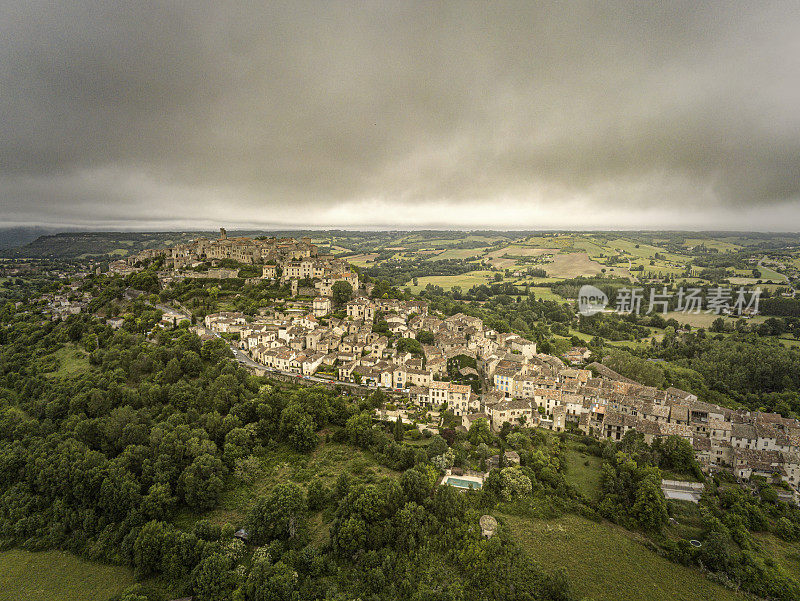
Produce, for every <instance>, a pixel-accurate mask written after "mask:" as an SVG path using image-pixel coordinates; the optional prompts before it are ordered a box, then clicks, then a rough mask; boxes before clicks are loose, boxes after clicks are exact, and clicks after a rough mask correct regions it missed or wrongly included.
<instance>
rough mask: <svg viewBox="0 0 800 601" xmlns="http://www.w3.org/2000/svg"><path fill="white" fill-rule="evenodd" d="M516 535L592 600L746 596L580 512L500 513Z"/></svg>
mask: <svg viewBox="0 0 800 601" xmlns="http://www.w3.org/2000/svg"><path fill="white" fill-rule="evenodd" d="M500 517H501V519H502V520H503V521H504V522H505V524H506V525H507V526H508V528H509V529H510V531H511V533H512V536H513V537H514V538H515V539H516V540H517V541H518V542H519V543H520V545H521V546H522V548H523V549H525V550H526V551H527V552H528V553H529V554H530V556H531V557H532V558H533V559H534V560H536V561H537V562H538V563H539V564H541V565H542V567H544V568H545V569H546V570H549V571H553V570H557V569H561V568H563V569H564V570H566V573H567V575H568V578H569V581H570V583H571V584H572V586H573V589H574V591H575V593H576V596H577V598H579V599H587V600H588V599H591V600H592V601H630V600H632V599H637V600H638V599H641V600H645V599H646V600H647V601H700V600H703V601H735V600H738V601H742V600H744V599H746V597H745V596H744V595H740V594H738V593H734V592H732V591H729V590H727V589H725V588H723V587H722V586H720V585H718V584H715V583H713V582H711V581H709V580H707V579H706V578H705V577H704V576H703V574H702V573H701V572H699V571H698V570H694V569H691V568H687V567H684V566H680V565H677V564H674V563H672V562H670V561H668V560H666V559H664V558H662V557H659V556H658V555H656V554H655V553H653V552H652V551H649V550H648V549H647V548H645V547H644V545H643V544H642V542H641V540H640V539H639V538H638V537H637V536H636V535H634V534H632V533H630V532H627V531H625V530H624V529H622V528H620V527H618V526H614V525H613V524H608V523H602V524H597V523H595V522H592V521H589V520H587V519H584V518H581V517H579V516H576V515H566V516H564V517H562V518H559V519H557V520H546V521H545V520H531V519H529V518H521V517H515V516H508V515H506V516H500Z"/></svg>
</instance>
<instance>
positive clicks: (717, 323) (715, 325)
mask: <svg viewBox="0 0 800 601" xmlns="http://www.w3.org/2000/svg"><path fill="white" fill-rule="evenodd" d="M708 331H709V332H724V331H725V320H724V319H723V318H722V317H717V318H716V319H715V320H714V321H712V322H711V327H710V328H708Z"/></svg>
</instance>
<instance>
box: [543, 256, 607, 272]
mask: <svg viewBox="0 0 800 601" xmlns="http://www.w3.org/2000/svg"><path fill="white" fill-rule="evenodd" d="M543 267H544V269H545V271H547V275H548V276H550V277H556V278H575V277H578V276H579V275H585V276H589V275H597V274H598V273H600V270H601V269H603V266H602V265H601V264H600V263H598V262H597V261H592V260H591V259H590V258H589V255H588V254H586V253H565V254H560V255H556V256H555V257H553V262H552V263H548V264H547V265H544V266H543Z"/></svg>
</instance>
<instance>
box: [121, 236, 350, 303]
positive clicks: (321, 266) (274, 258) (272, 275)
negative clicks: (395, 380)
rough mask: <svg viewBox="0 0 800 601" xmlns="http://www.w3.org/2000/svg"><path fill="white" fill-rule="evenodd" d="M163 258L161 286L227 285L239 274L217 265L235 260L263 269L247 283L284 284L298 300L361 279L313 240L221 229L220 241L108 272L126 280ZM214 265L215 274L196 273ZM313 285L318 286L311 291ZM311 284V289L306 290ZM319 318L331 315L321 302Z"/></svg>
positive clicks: (152, 254) (140, 258) (146, 256)
mask: <svg viewBox="0 0 800 601" xmlns="http://www.w3.org/2000/svg"><path fill="white" fill-rule="evenodd" d="M156 258H163V259H164V267H165V270H164V271H162V272H160V273H159V281H160V282H161V284H168V283H170V282H172V281H178V280H183V279H208V278H212V279H226V278H235V277H238V275H239V270H238V269H232V268H230V267H222V266H219V265H217V263H218V262H219V261H220V260H223V259H230V260H233V261H236V262H238V263H243V264H247V265H261V270H262V273H261V276H260V277H253V278H248V283H257V282H258V281H259V280H271V281H280V282H282V283H287V284H290V285H291V289H292V294H294V295H298V294H299V295H317V296H320V297H323V298H325V297H330V296H331V295H332V290H333V286H334V284H336V283H337V282H340V281H344V282H347V283H348V284H350V286H351V287H352V289H353V290H357V289H358V288H359V280H358V274H356V273H355V272H354V271H352V269H351V268H350V265H349V264H348V263H347V261H345V260H343V259H337V258H336V257H334V255H331V254H320V253H319V252H318V248H317V246H316V245H315V244H313V243H312V242H311V238H308V237H303V238H300V239H299V240H297V239H295V238H276V237H270V238H247V237H238V238H228V235H227V233H226V232H225V228H220V237H219V239H217V240H209V239H207V238H199V239H197V240H193V241H191V242H187V243H186V244H178V245H176V246H172V247H167V248H161V249H147V250H143V251H142V252H140V253H138V254H136V255H132V256H130V257H128V258H127V259H126V260H124V261H122V260H120V261H115V262H113V263H111V264H110V266H109V268H110V271H111V272H112V273H117V274H122V275H127V274H128V273H131V272H133V271H138V270H139V269H141V267H137V266H139V265H141V263H143V262H144V261H146V260H151V259H156ZM206 263H211V264H212V267H211V268H208V269H206V268H202V270H200V271H198V270H196V269H195V268H197V267H199V266H202V265H204V264H206ZM309 282H313V283H314V286H313V287H311V286H308V285H307V284H309ZM303 284H306V286H303ZM316 312H317V314H318V315H324V314H326V313H328V312H330V307H329V306H327V305H325V302H324V300H320V306H319V307H317V309H316Z"/></svg>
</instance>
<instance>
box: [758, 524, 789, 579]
mask: <svg viewBox="0 0 800 601" xmlns="http://www.w3.org/2000/svg"><path fill="white" fill-rule="evenodd" d="M755 537H756V540H758V543H759V544H760V545H761V546H762V548H763V549H764V550H765V551H766V552H767V553H769V555H770V556H771V557H772V559H773V561H775V563H777V564H778V565H780V566H781V567H783V568H784V569H785V570H786V571H787V572H789V573H791V574H800V543H794V544H792V543H787V542H786V541H783V540H781V539H779V538H777V537H776V536H775V535H773V534H768V533H766V532H760V533H758V534H756V535H755Z"/></svg>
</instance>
